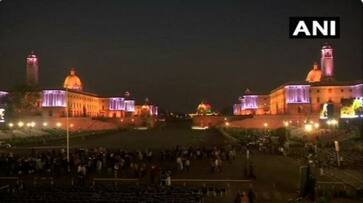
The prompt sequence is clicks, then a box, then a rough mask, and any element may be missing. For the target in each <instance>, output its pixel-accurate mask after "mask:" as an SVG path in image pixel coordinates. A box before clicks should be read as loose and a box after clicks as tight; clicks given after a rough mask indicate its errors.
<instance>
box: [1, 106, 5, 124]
mask: <svg viewBox="0 0 363 203" xmlns="http://www.w3.org/2000/svg"><path fill="white" fill-rule="evenodd" d="M4 122H5V109H3V108H0V123H4Z"/></svg>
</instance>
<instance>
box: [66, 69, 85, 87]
mask: <svg viewBox="0 0 363 203" xmlns="http://www.w3.org/2000/svg"><path fill="white" fill-rule="evenodd" d="M63 87H64V88H66V89H71V90H83V86H82V82H81V79H79V77H78V76H77V75H76V71H75V70H74V69H73V68H72V69H71V71H70V74H69V75H68V76H67V77H66V79H65V80H64V85H63Z"/></svg>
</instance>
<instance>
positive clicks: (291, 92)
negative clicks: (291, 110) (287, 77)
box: [285, 85, 310, 104]
mask: <svg viewBox="0 0 363 203" xmlns="http://www.w3.org/2000/svg"><path fill="white" fill-rule="evenodd" d="M285 89H286V94H287V97H286V103H288V104H301V103H303V104H306V103H310V95H309V89H310V85H287V86H285Z"/></svg>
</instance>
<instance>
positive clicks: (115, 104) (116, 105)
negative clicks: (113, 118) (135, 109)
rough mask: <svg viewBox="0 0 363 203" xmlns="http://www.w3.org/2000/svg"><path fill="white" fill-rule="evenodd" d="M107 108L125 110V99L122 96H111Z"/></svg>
mask: <svg viewBox="0 0 363 203" xmlns="http://www.w3.org/2000/svg"><path fill="white" fill-rule="evenodd" d="M109 110H111V111H125V99H124V98H122V97H112V98H110V102H109Z"/></svg>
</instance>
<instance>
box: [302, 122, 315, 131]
mask: <svg viewBox="0 0 363 203" xmlns="http://www.w3.org/2000/svg"><path fill="white" fill-rule="evenodd" d="M304 130H305V131H306V132H308V133H310V132H311V131H313V125H312V124H310V123H307V124H305V125H304Z"/></svg>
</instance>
